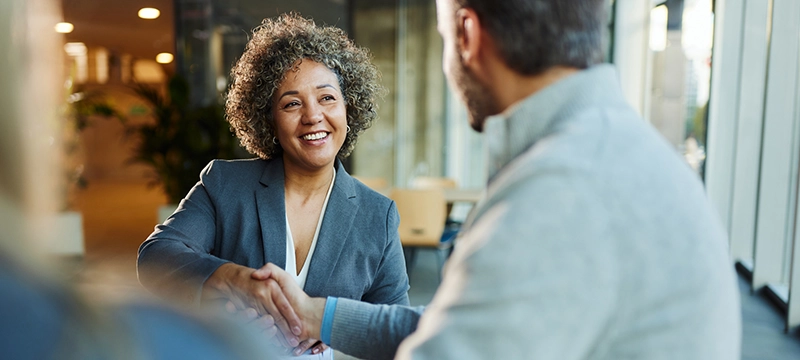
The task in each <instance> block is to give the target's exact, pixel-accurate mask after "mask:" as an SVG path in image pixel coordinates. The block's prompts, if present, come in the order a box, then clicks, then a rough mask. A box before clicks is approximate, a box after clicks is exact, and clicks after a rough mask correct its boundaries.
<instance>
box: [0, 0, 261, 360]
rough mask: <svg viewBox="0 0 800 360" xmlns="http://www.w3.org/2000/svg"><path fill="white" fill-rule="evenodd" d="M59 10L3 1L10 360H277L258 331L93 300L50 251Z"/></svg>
mask: <svg viewBox="0 0 800 360" xmlns="http://www.w3.org/2000/svg"><path fill="white" fill-rule="evenodd" d="M54 5H55V4H54V2H52V1H47V0H36V1H24V0H10V1H3V2H0V27H2V28H3V29H7V31H4V32H3V33H2V34H0V46H2V48H3V49H4V50H5V51H6V52H7V55H6V56H3V57H0V106H2V109H3V111H2V113H0V168H2V171H0V229H2V233H0V318H1V319H3V320H2V322H0V349H2V351H3V355H2V356H3V357H4V358H8V359H64V358H67V359H70V358H74V359H90V358H93V359H105V358H109V359H119V358H132V359H174V358H198V359H231V358H239V359H250V358H259V359H264V358H269V351H270V350H269V349H266V348H257V346H258V344H259V343H260V342H259V340H260V338H259V336H260V335H261V334H258V333H257V332H256V331H255V329H251V328H249V327H248V326H242V324H241V323H240V322H234V321H232V320H231V319H227V318H219V317H212V316H204V317H199V316H196V315H191V314H189V313H183V312H180V311H177V310H175V309H170V308H167V307H165V306H160V305H156V304H153V303H148V302H144V301H137V302H136V303H130V302H129V303H126V304H121V303H118V304H113V302H112V301H110V299H107V298H103V297H102V296H97V297H94V298H92V299H87V298H86V297H85V296H84V295H85V294H82V293H81V292H79V291H76V290H75V289H73V288H72V287H71V286H68V285H65V284H66V282H65V281H66V280H67V279H65V278H64V277H63V276H62V275H63V271H62V269H61V268H59V267H58V266H57V265H58V264H57V263H56V262H55V260H56V259H54V258H52V257H48V256H44V255H43V253H42V251H43V250H44V248H46V247H48V246H49V244H51V243H52V242H53V241H56V242H57V241H58V240H59V237H60V234H58V233H51V232H48V230H52V229H53V228H54V216H53V214H54V213H55V210H56V209H57V204H56V199H57V198H58V190H59V187H58V186H57V185H58V184H57V181H56V179H58V175H59V170H60V167H59V164H60V156H61V152H62V148H61V144H62V143H61V139H60V134H59V132H60V130H61V126H60V124H59V122H58V121H57V120H58V112H57V105H58V104H59V103H60V95H61V94H60V90H61V89H62V87H61V86H59V82H60V74H59V71H58V70H60V68H59V67H54V66H52V64H53V62H56V63H57V61H58V59H60V52H59V48H60V47H59V46H58V41H57V40H58V39H57V38H56V34H55V33H54V32H53V31H52V21H53V19H57V18H58V11H57V9H56V8H55V7H54Z"/></svg>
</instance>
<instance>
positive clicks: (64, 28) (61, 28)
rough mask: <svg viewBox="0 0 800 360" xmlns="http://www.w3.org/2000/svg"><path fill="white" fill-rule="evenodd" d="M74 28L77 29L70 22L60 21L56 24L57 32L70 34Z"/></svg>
mask: <svg viewBox="0 0 800 360" xmlns="http://www.w3.org/2000/svg"><path fill="white" fill-rule="evenodd" d="M73 29H75V27H74V26H72V24H70V23H68V22H60V23H58V24H56V32H57V33H62V34H69V33H71V32H72V30H73Z"/></svg>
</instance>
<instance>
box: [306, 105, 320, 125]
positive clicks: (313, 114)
mask: <svg viewBox="0 0 800 360" xmlns="http://www.w3.org/2000/svg"><path fill="white" fill-rule="evenodd" d="M308 104H309V105H308V106H306V108H305V112H304V113H303V118H302V122H303V124H304V125H314V124H317V123H319V122H321V121H322V119H323V118H324V116H323V114H322V106H320V105H319V104H317V103H315V102H310V103H308Z"/></svg>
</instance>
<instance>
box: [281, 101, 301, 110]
mask: <svg viewBox="0 0 800 360" xmlns="http://www.w3.org/2000/svg"><path fill="white" fill-rule="evenodd" d="M297 105H300V103H299V102H297V101H292V102H289V103H287V104H286V105H284V106H283V108H284V109H288V108H290V107H292V106H297Z"/></svg>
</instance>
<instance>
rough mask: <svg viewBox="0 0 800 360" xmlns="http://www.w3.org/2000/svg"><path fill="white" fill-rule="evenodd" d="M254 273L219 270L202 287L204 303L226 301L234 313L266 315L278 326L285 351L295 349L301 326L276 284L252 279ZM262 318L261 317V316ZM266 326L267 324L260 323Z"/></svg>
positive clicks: (232, 267)
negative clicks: (245, 310) (219, 299)
mask: <svg viewBox="0 0 800 360" xmlns="http://www.w3.org/2000/svg"><path fill="white" fill-rule="evenodd" d="M255 271H256V270H255V269H251V268H248V267H245V266H241V265H236V264H234V263H226V264H223V265H222V266H220V267H219V268H218V269H217V270H216V271H215V272H214V273H213V274H211V276H210V277H209V278H208V280H206V282H205V284H204V285H203V299H204V300H214V299H218V298H225V299H227V300H229V301H230V302H231V303H232V304H233V307H234V308H235V309H247V308H252V309H254V311H255V312H256V315H258V314H260V315H269V316H271V320H272V323H273V325H277V326H278V328H279V329H280V330H281V333H282V334H283V337H284V338H285V342H286V345H288V347H297V346H299V345H300V341H299V339H298V338H297V336H298V335H301V334H302V323H301V322H300V319H299V318H298V317H297V315H296V314H295V312H294V309H292V307H291V306H290V304H289V301H288V300H287V299H286V297H285V296H284V294H283V291H282V290H281V288H280V286H279V284H278V283H276V282H274V281H261V280H257V279H254V278H253V277H252V274H253V273H254V272H255ZM262 317H263V316H262ZM262 321H264V322H265V325H266V324H267V323H268V322H269V321H267V320H262Z"/></svg>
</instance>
